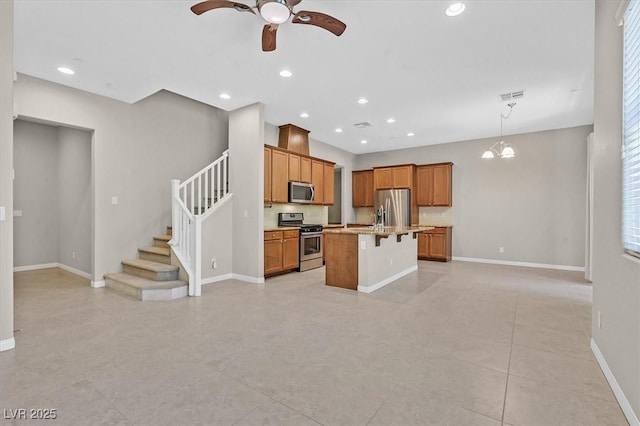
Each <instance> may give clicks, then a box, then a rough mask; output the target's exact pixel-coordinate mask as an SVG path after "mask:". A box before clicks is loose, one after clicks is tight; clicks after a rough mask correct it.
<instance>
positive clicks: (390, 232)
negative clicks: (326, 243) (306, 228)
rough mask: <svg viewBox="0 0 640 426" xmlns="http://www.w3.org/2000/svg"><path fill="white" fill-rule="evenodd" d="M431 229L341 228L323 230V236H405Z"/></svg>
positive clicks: (404, 227) (399, 227)
mask: <svg viewBox="0 0 640 426" xmlns="http://www.w3.org/2000/svg"><path fill="white" fill-rule="evenodd" d="M431 229H433V226H422V225H421V226H385V227H384V228H381V229H374V228H373V226H371V227H368V228H341V229H325V231H324V233H325V234H366V235H378V236H383V237H384V236H389V235H397V234H407V233H410V232H422V231H429V230H431Z"/></svg>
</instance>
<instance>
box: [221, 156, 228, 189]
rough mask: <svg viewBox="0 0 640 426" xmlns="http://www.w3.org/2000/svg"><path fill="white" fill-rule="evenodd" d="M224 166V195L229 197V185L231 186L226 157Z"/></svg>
mask: <svg viewBox="0 0 640 426" xmlns="http://www.w3.org/2000/svg"><path fill="white" fill-rule="evenodd" d="M222 165H223V167H224V172H223V173H222V175H223V176H224V178H223V185H224V189H223V192H224V195H227V191H229V188H228V185H229V180H228V178H227V157H226V156H225V157H224V159H223V160H222Z"/></svg>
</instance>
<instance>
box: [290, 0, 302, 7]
mask: <svg viewBox="0 0 640 426" xmlns="http://www.w3.org/2000/svg"><path fill="white" fill-rule="evenodd" d="M301 1H302V0H287V6H289V7H293V6H296V5H298V4H299V3H300V2H301Z"/></svg>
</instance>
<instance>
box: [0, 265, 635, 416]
mask: <svg viewBox="0 0 640 426" xmlns="http://www.w3.org/2000/svg"><path fill="white" fill-rule="evenodd" d="M581 276H582V274H581V273H573V272H558V271H548V270H536V269H527V268H514V267H504V266H494V265H481V264H472V263H462V262H452V263H448V264H440V263H432V262H420V266H419V271H418V272H416V273H413V274H410V275H408V276H406V277H405V278H403V279H401V280H399V281H398V282H396V283H394V284H392V285H389V286H387V287H385V288H383V289H380V290H379V291H377V292H375V293H372V294H370V295H365V294H358V293H355V292H351V291H347V290H341V289H336V288H330V287H326V286H324V285H323V277H324V270H323V269H317V270H313V271H308V272H305V273H293V274H289V275H285V276H281V277H276V278H272V279H269V280H267V283H266V284H265V285H260V286H258V285H254V284H245V283H241V282H236V281H229V282H224V283H218V284H211V285H209V286H206V287H205V288H204V290H203V294H202V297H200V298H186V299H181V300H177V301H172V302H145V303H142V302H138V301H134V300H131V299H128V298H125V297H122V296H120V295H117V294H115V293H112V292H111V291H109V290H107V289H91V288H90V287H89V285H88V282H87V281H86V280H84V279H82V278H78V277H76V276H74V275H72V274H69V273H67V272H65V271H62V270H59V269H49V270H42V271H32V272H22V273H17V274H16V275H15V317H16V318H15V326H16V328H18V329H21V331H19V332H17V333H16V341H17V347H16V349H15V350H13V351H9V352H3V353H2V354H0V402H1V404H2V408H3V409H9V408H11V409H15V408H55V409H56V410H57V414H58V419H57V423H58V424H65V425H74V424H77V425H94V424H104V425H111V424H123V425H147V424H149V425H195V424H207V425H296V426H297V425H317V424H322V425H367V424H369V425H403V426H404V425H427V424H428V425H430V424H448V425H500V424H511V425H521V424H522V425H577V424H592V425H624V424H626V421H625V419H624V417H623V414H622V412H621V410H620V408H619V406H618V404H617V403H616V401H615V399H614V396H613V394H612V392H611V390H610V388H609V386H608V385H607V382H606V380H605V378H604V376H603V374H602V372H601V371H600V369H599V367H598V365H597V363H596V362H595V360H594V358H593V356H592V354H591V352H590V349H589V330H590V326H591V325H590V323H591V287H590V285H589V284H588V283H586V282H585V281H584V280H583V279H582V277H581ZM2 421H3V423H5V424H11V423H12V422H11V421H9V420H6V419H3V420H2ZM14 423H15V424H28V422H25V421H18V422H14ZM34 423H37V424H50V423H45V422H42V421H38V422H34Z"/></svg>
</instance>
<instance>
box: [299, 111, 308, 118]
mask: <svg viewBox="0 0 640 426" xmlns="http://www.w3.org/2000/svg"><path fill="white" fill-rule="evenodd" d="M300 117H302V118H309V114H307V113H306V112H303V113H302V114H300Z"/></svg>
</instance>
